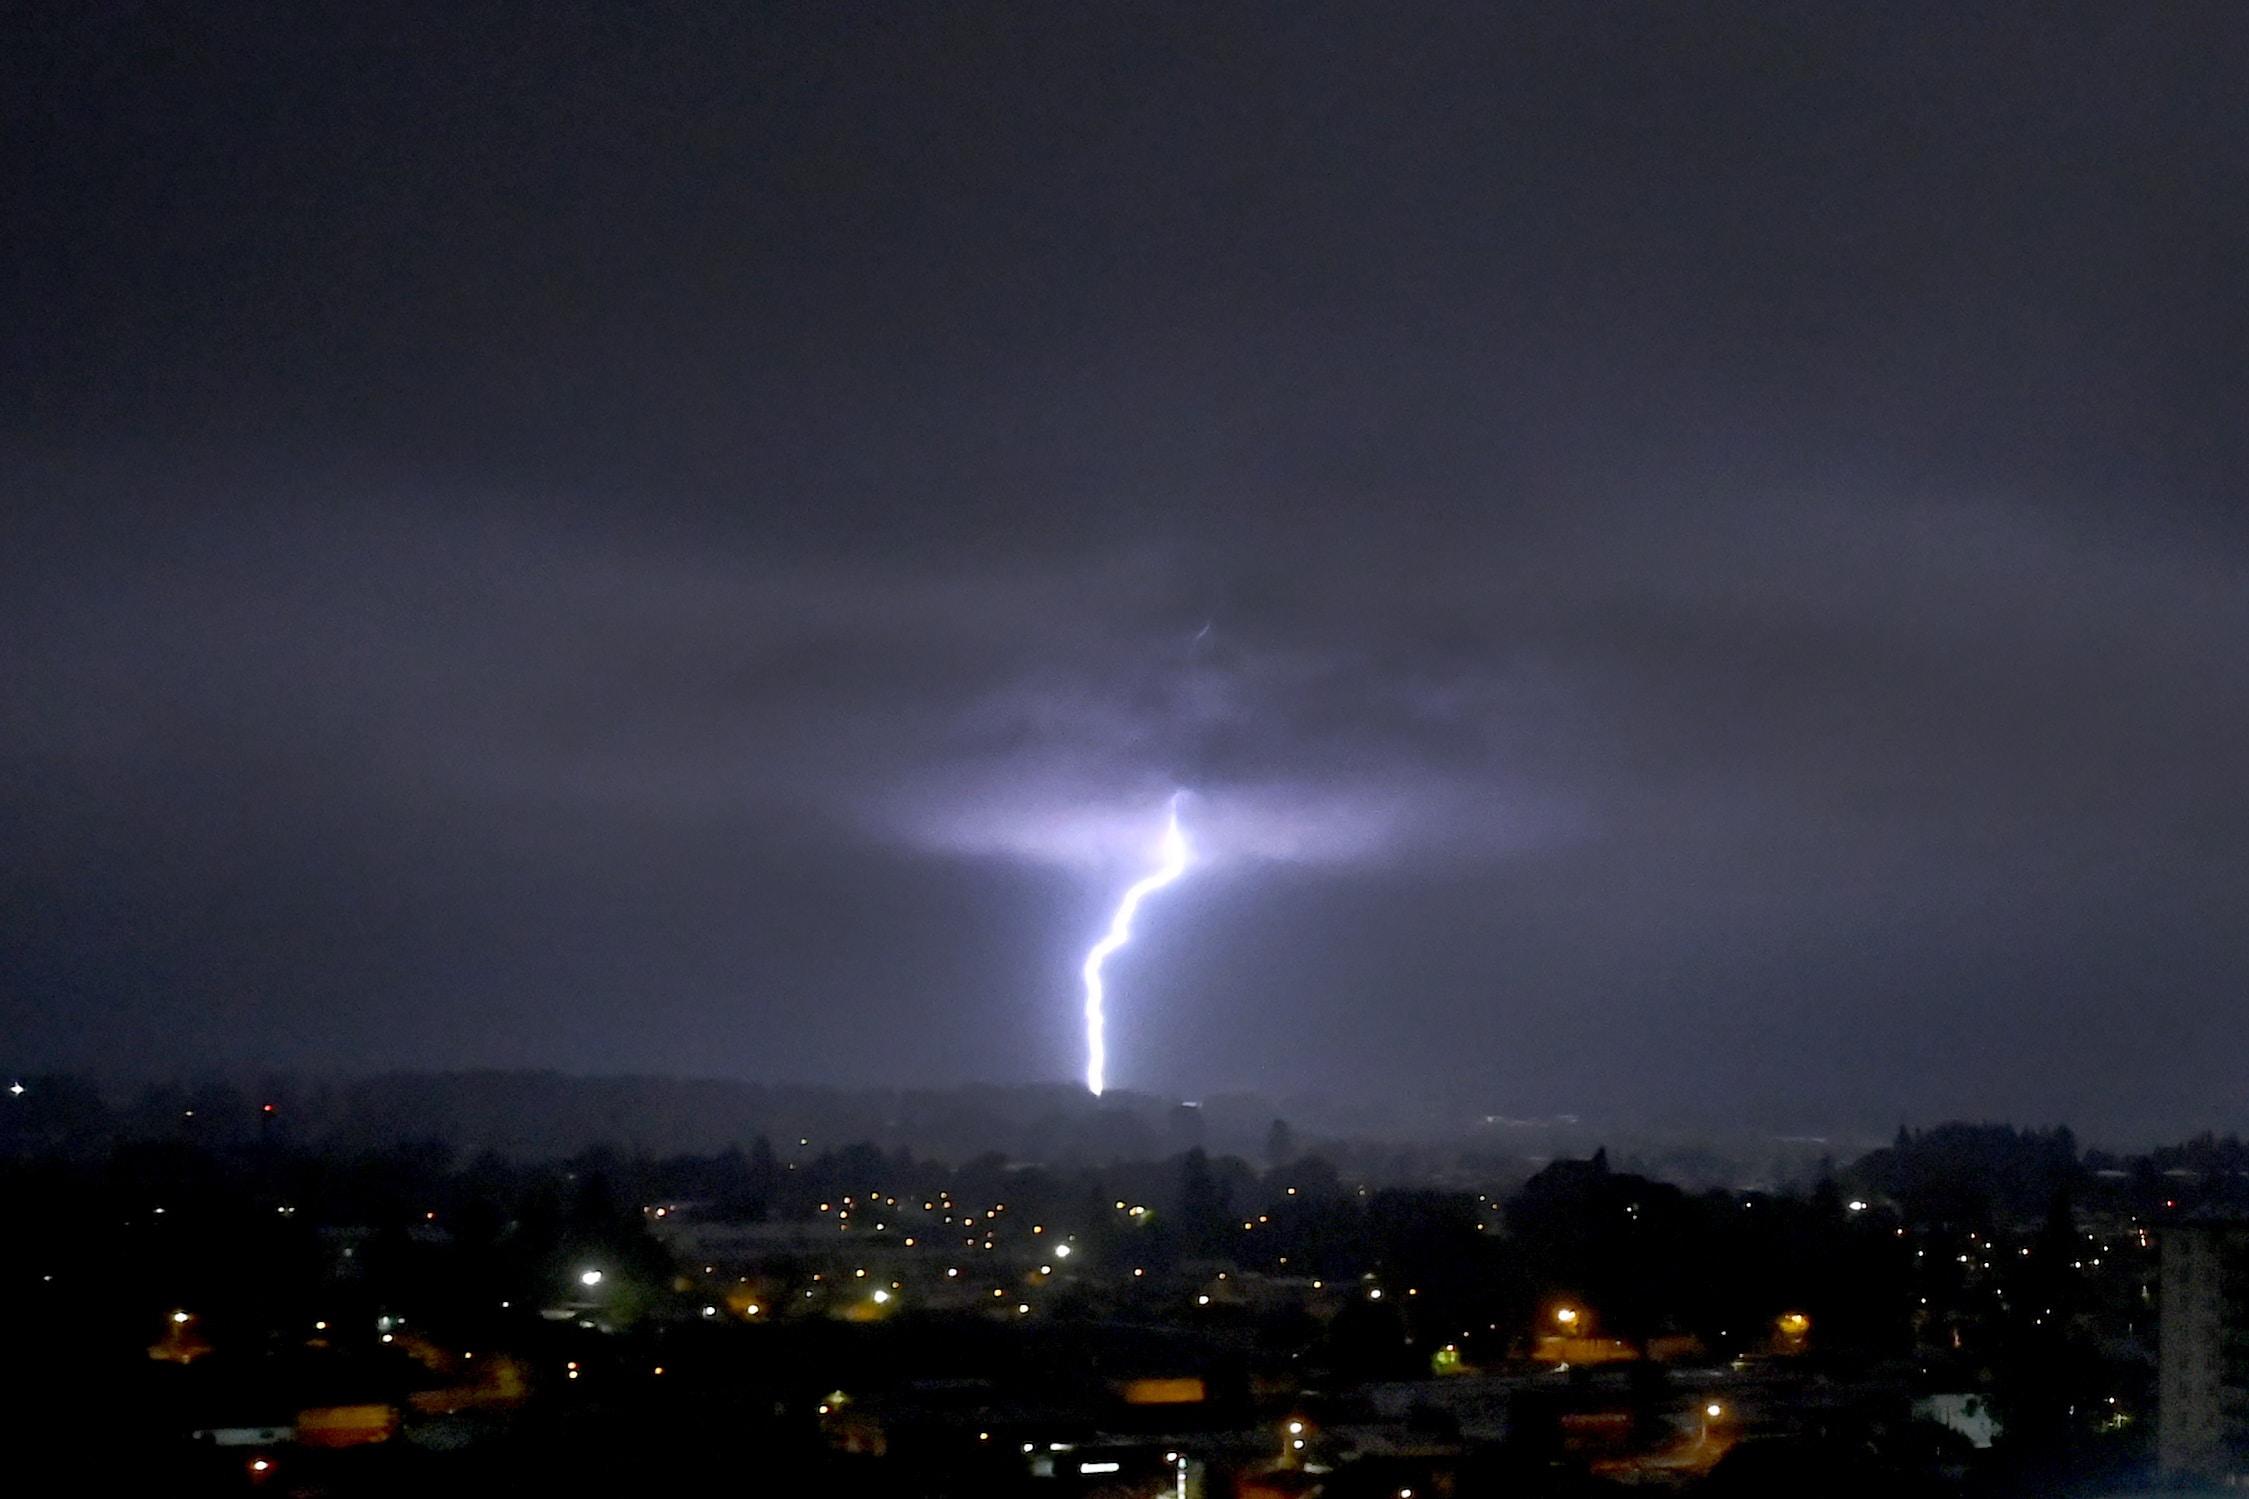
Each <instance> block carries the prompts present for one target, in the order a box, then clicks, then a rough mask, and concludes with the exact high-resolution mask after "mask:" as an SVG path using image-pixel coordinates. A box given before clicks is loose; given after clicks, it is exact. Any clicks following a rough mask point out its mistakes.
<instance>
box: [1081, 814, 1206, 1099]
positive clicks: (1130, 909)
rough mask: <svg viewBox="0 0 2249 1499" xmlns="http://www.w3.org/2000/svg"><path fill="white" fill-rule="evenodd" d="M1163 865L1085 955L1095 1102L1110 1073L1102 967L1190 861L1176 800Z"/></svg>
mask: <svg viewBox="0 0 2249 1499" xmlns="http://www.w3.org/2000/svg"><path fill="white" fill-rule="evenodd" d="M1161 858H1162V862H1161V863H1159V864H1158V865H1157V866H1156V869H1155V872H1154V873H1152V874H1149V875H1146V876H1144V877H1143V878H1141V879H1140V880H1138V881H1136V882H1134V884H1133V885H1132V886H1131V887H1130V888H1129V889H1127V890H1126V891H1125V893H1124V898H1123V899H1122V900H1120V901H1118V902H1117V912H1116V914H1115V915H1114V916H1112V917H1110V918H1109V930H1108V932H1107V933H1106V934H1105V935H1104V936H1103V937H1102V939H1101V940H1100V941H1099V942H1096V943H1094V944H1093V951H1091V952H1089V953H1087V954H1086V955H1085V1085H1086V1090H1087V1091H1088V1092H1090V1093H1092V1094H1093V1095H1094V1096H1095V1097H1096V1098H1098V1097H1100V1096H1101V1090H1102V1089H1103V1088H1104V1087H1105V1086H1107V1076H1108V1070H1109V1039H1108V1016H1107V1014H1106V1012H1105V1010H1104V1008H1103V1001H1104V1000H1105V998H1106V992H1105V991H1104V989H1103V988H1102V984H1101V965H1102V964H1103V963H1106V962H1107V961H1108V960H1109V955H1110V954H1111V953H1113V952H1115V951H1116V950H1117V949H1118V948H1120V947H1122V946H1124V945H1125V944H1126V943H1127V942H1130V941H1131V940H1132V918H1133V916H1134V915H1135V914H1137V913H1138V911H1139V910H1140V903H1141V902H1142V901H1144V900H1146V899H1147V898H1148V897H1149V896H1150V895H1153V894H1154V893H1155V892H1156V891H1158V890H1161V889H1163V887H1164V886H1166V885H1168V884H1170V883H1171V882H1172V881H1174V880H1176V879H1178V878H1179V877H1180V876H1181V875H1183V874H1185V873H1186V872H1187V865H1188V862H1189V860H1190V858H1191V854H1190V851H1189V849H1188V847H1187V834H1186V832H1185V831H1184V830H1182V829H1181V828H1180V826H1179V798H1178V797H1177V796H1176V795H1175V796H1173V797H1172V799H1171V815H1170V818H1169V820H1168V821H1167V822H1166V823H1165V824H1164V840H1163V849H1162V854H1161Z"/></svg>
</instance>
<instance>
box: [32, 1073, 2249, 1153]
mask: <svg viewBox="0 0 2249 1499" xmlns="http://www.w3.org/2000/svg"><path fill="white" fill-rule="evenodd" d="M4 1071H5V1069H0V1072H4ZM7 1075H8V1076H9V1077H11V1078H13V1079H32V1078H36V1077H41V1076H45V1077H61V1078H77V1079H82V1080H84V1081H86V1082H88V1083H91V1084H92V1085H94V1086H95V1087H96V1088H97V1089H98V1090H99V1091H100V1093H101V1094H102V1096H103V1099H104V1102H105V1104H106V1105H109V1106H111V1107H117V1106H120V1105H126V1104H130V1103H131V1102H133V1101H134V1099H135V1098H136V1097H138V1096H141V1095H145V1094H146V1093H148V1092H151V1091H158V1090H163V1089H167V1088H173V1089H181V1090H186V1091H193V1090H195V1089H197V1088H207V1087H226V1088H233V1089H237V1090H248V1091H250V1092H254V1091H256V1089H257V1088H258V1087H260V1086H269V1087H283V1088H286V1087H303V1088H313V1089H321V1088H347V1087H364V1086H366V1085H368V1084H373V1083H380V1082H383V1081H385V1080H397V1081H401V1082H412V1081H442V1080H470V1079H478V1078H485V1079H506V1080H516V1081H537V1080H553V1081H556V1082H560V1083H564V1084H584V1085H591V1086H597V1087H598V1086H608V1087H611V1088H619V1087H623V1088H629V1087H632V1086H650V1087H664V1086H677V1087H687V1088H708V1089H719V1090H742V1091H744V1092H752V1093H755V1092H763V1093H770V1094H776V1095H784V1096H785V1095H790V1094H797V1095H803V1096H807V1097H816V1098H829V1099H836V1100H854V1099H857V1100H874V1099H884V1098H893V1099H896V1098H916V1099H930V1100H942V1099H945V1098H947V1097H949V1096H967V1095H985V1096H988V1097H1003V1098H1007V1097H1012V1098H1015V1099H1018V1100H1023V1101H1031V1100H1036V1101H1039V1102H1041V1103H1043V1104H1045V1105H1046V1106H1048V1107H1050V1108H1066V1109H1067V1110H1068V1111H1072V1112H1075V1113H1078V1114H1083V1115H1098V1114H1101V1113H1104V1112H1108V1113H1112V1114H1119V1113H1129V1112H1135V1111H1144V1110H1149V1109H1154V1110H1159V1111H1160V1110H1168V1109H1171V1108H1174V1107H1177V1106H1179V1105H1182V1104H1186V1105H1196V1106H1212V1105H1215V1106H1217V1107H1216V1108H1214V1109H1213V1110H1212V1113H1213V1114H1214V1115H1215V1114H1217V1113H1219V1112H1221V1111H1224V1112H1226V1113H1228V1114H1232V1115H1235V1116H1238V1118H1250V1117H1252V1116H1254V1118H1255V1120H1256V1122H1257V1125H1258V1127H1260V1128H1262V1126H1263V1123H1264V1122H1265V1121H1266V1120H1268V1119H1271V1118H1278V1119H1281V1120H1283V1121H1285V1122H1287V1123H1288V1124H1289V1125H1290V1126H1291V1128H1292V1129H1294V1130H1296V1131H1297V1133H1298V1135H1299V1137H1300V1138H1304V1139H1307V1140H1309V1139H1311V1138H1314V1137H1320V1138H1332V1139H1336V1140H1340V1141H1360V1142H1396V1143H1424V1142H1453V1141H1466V1140H1471V1139H1473V1140H1477V1141H1478V1142H1479V1143H1484V1144H1487V1145H1489V1146H1491V1147H1493V1148H1505V1147H1506V1146H1507V1145H1508V1144H1509V1142H1510V1139H1511V1138H1521V1137H1522V1136H1525V1135H1527V1136H1531V1137H1533V1138H1536V1137H1540V1136H1544V1137H1564V1136H1566V1137H1569V1138H1573V1139H1584V1140H1587V1141H1592V1142H1593V1143H1590V1144H1587V1145H1586V1146H1585V1150H1586V1151H1587V1152H1588V1153H1589V1152H1590V1151H1591V1150H1592V1149H1593V1148H1594V1146H1595V1145H1596V1144H1598V1143H1600V1141H1599V1140H1597V1139H1595V1137H1597V1136H1601V1137H1604V1138H1614V1139H1617V1140H1619V1141H1626V1142H1629V1141H1634V1140H1646V1141H1660V1142H1663V1143H1666V1144H1673V1145H1679V1144H1692V1143H1695V1142H1706V1143H1710V1144H1713V1145H1727V1146H1736V1147H1738V1146H1742V1145H1746V1144H1751V1143H1755V1144H1760V1145H1787V1146H1799V1147H1812V1146H1819V1147H1828V1148H1832V1149H1834V1150H1838V1151H1840V1150H1849V1151H1851V1152H1853V1153H1864V1152H1865V1151H1868V1150H1872V1149H1877V1148H1879V1147H1881V1146H1883V1145H1887V1144H1889V1143H1890V1142H1891V1140H1892V1139H1893V1138H1894V1136H1895V1135H1896V1132H1897V1131H1898V1130H1899V1129H1900V1128H1903V1129H1906V1130H1909V1131H1914V1132H1920V1131H1925V1130H1929V1129H1934V1128H1938V1127H1941V1126H1944V1125H1951V1124H1967V1125H1975V1126H1993V1127H2003V1128H2012V1129H2017V1130H2030V1131H2047V1130H2053V1129H2057V1128H2067V1129H2069V1130H2070V1131H2071V1133H2072V1134H2073V1135H2075V1136H2076V1138H2077V1140H2078V1144H2079V1147H2080V1149H2081V1150H2102V1151H2108V1152H2111V1153H2125V1154H2128V1153H2136V1152H2143V1151H2146V1150H2149V1149H2154V1148H2159V1147H2162V1146H2166V1145H2174V1144H2179V1143H2182V1142H2185V1141H2189V1140H2192V1139H2194V1138H2196V1137H2198V1136H2202V1135H2204V1134H2209V1135H2214V1136H2218V1137H2224V1136H2228V1135H2232V1136H2236V1137H2239V1136H2243V1135H2249V1126H2245V1125H2241V1124H2228V1123H2217V1122H2195V1121H2176V1122H2174V1121H2166V1120H2139V1121H2136V1122H2127V1123H2126V1124H2124V1125H2121V1126H2118V1125H2116V1124H2114V1123H2113V1122H2112V1123H2110V1124H2108V1125H2106V1126H2097V1125H2095V1124H2089V1123H2086V1122H2080V1121H2079V1120H2075V1119H2070V1118H2051V1119H2043V1118H2028V1117H2023V1116H2009V1115H2005V1114H1999V1113H1993V1112H1986V1113H1976V1112H1959V1113H1953V1114H1945V1115H1932V1116H1928V1117H1922V1118H1916V1117H1911V1116H1904V1117H1900V1118H1897V1119H1895V1120H1893V1121H1891V1122H1890V1123H1888V1124H1886V1125H1881V1124H1875V1123H1872V1122H1868V1121H1849V1122H1841V1123H1836V1122H1827V1121H1816V1120H1813V1121H1804V1120H1799V1121H1797V1122H1796V1123H1795V1124H1794V1125H1788V1126H1784V1125H1780V1124H1769V1123H1761V1122H1744V1121H1740V1120H1735V1121H1733V1122H1730V1123H1729V1122H1724V1121H1719V1120H1713V1119H1710V1118H1707V1117H1705V1118H1696V1117H1694V1116H1692V1115H1686V1114H1672V1115H1668V1116H1664V1115H1640V1116H1633V1115H1629V1114H1623V1113H1603V1112H1597V1111H1592V1110H1587V1111H1584V1112H1570V1111H1560V1112H1555V1113H1547V1114H1536V1115H1529V1114H1526V1115H1515V1114H1509V1113H1506V1112H1505V1111H1503V1110H1499V1109H1487V1108H1483V1107H1479V1106H1476V1105H1473V1104H1467V1103H1433V1102H1430V1101H1428V1100H1422V1101H1420V1102H1419V1103H1417V1104H1414V1105H1386V1104H1385V1103H1384V1102H1383V1101H1380V1100H1367V1101H1364V1102H1358V1101H1348V1100H1346V1101H1342V1102H1340V1103H1338V1102H1337V1101H1334V1100H1323V1099H1317V1098H1312V1097H1309V1096H1307V1095H1295V1096H1290V1095H1284V1094H1276V1093H1275V1092H1273V1091H1271V1090H1267V1089H1261V1088H1254V1087H1244V1088H1231V1089H1221V1090H1213V1091H1208V1092H1205V1093H1202V1094H1199V1095H1195V1096H1192V1097H1190V1096H1187V1095H1184V1094H1172V1093H1159V1092H1155V1091H1151V1090H1148V1089H1143V1088H1129V1087H1115V1088H1111V1089H1109V1090H1108V1092H1107V1093H1105V1094H1104V1095H1102V1096H1100V1097H1098V1098H1096V1097H1094V1096H1092V1095H1090V1094H1089V1093H1088V1092H1087V1090H1086V1088H1085V1085H1084V1083H1083V1082H1082V1081H1079V1080H1076V1079H1068V1078H1057V1079H1051V1080H1047V1081H1030V1082H1021V1081H961V1082H946V1083H881V1082H857V1083H839V1082H824V1081H817V1080H801V1079H800V1080H772V1079H761V1078H745V1077H732V1076H725V1075H721V1074H715V1073H702V1074H697V1073H659V1072H639V1071H614V1072H605V1071H594V1070H578V1069H571V1068H560V1067H505V1066H456V1067H426V1068H425V1067H379V1068H367V1069H350V1068H332V1069H305V1068H280V1067H255V1066H243V1067H234V1068H224V1067H208V1068H196V1069H192V1070H187V1071H181V1072H172V1073H156V1072H150V1071H145V1070H135V1069H117V1070H110V1071H106V1072H97V1071H92V1070H89V1069H83V1068H69V1067H55V1068H30V1069H18V1070H17V1071H15V1072H13V1073H9V1074H7ZM4 1086H5V1084H4V1083H0V1087H4ZM1245 1127H1246V1126H1245ZM1604 1132H1605V1134H1604ZM831 1143H832V1142H831Z"/></svg>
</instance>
